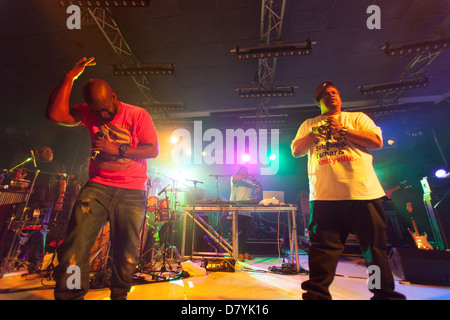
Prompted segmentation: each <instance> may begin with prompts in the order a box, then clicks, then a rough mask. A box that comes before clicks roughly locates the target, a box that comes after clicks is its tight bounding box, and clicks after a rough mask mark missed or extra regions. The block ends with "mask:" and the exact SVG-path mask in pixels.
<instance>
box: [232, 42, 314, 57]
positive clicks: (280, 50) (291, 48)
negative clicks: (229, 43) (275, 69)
mask: <svg viewBox="0 0 450 320" xmlns="http://www.w3.org/2000/svg"><path fill="white" fill-rule="evenodd" d="M311 44H312V42H311V40H310V39H307V40H306V41H305V42H297V43H287V44H277V45H260V46H256V47H248V48H239V47H236V48H235V49H231V50H230V52H231V53H235V54H236V56H237V58H238V59H239V60H241V59H265V58H279V57H291V56H302V55H309V54H311V51H312V49H311Z"/></svg>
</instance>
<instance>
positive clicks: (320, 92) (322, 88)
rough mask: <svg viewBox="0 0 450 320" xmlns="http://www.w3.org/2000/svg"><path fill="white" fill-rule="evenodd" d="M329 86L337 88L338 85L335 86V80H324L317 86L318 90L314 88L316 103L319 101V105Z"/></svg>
mask: <svg viewBox="0 0 450 320" xmlns="http://www.w3.org/2000/svg"><path fill="white" fill-rule="evenodd" d="M328 87H334V88H336V87H335V86H334V84H333V82H331V81H324V82H322V83H320V84H319V85H318V86H317V88H316V90H314V95H313V99H314V101H315V103H317V105H318V104H319V102H320V99H322V95H323V93H324V92H325V90H326V89H327V88H328Z"/></svg>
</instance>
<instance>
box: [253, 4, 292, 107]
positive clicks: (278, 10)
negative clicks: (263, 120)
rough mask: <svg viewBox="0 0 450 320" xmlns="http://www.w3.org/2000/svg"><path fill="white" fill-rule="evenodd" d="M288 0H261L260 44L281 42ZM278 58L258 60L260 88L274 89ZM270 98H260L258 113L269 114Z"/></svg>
mask: <svg viewBox="0 0 450 320" xmlns="http://www.w3.org/2000/svg"><path fill="white" fill-rule="evenodd" d="M285 5H286V0H281V1H276V0H261V23H260V38H259V45H261V46H264V45H271V44H274V43H275V44H279V43H280V41H281V29H282V26H283V17H284V9H285ZM276 65H277V58H276V57H275V58H262V59H259V60H258V79H257V80H258V88H259V89H261V90H273V88H274V81H275V71H276ZM269 103H270V98H266V97H262V98H259V99H258V106H257V115H258V116H267V115H268V114H269Z"/></svg>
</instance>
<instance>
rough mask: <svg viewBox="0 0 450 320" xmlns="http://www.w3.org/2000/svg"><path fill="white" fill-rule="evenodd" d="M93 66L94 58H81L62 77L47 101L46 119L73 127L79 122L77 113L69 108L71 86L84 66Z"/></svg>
mask: <svg viewBox="0 0 450 320" xmlns="http://www.w3.org/2000/svg"><path fill="white" fill-rule="evenodd" d="M94 65H95V62H94V58H89V59H88V58H83V59H81V60H80V61H78V62H77V63H76V64H75V65H74V66H73V67H72V69H71V70H70V71H69V72H68V73H67V74H66V75H65V76H64V79H63V80H62V81H61V83H60V84H59V85H58V86H57V87H56V88H55V90H53V92H52V94H51V95H50V98H49V100H48V103H47V111H46V116H47V119H49V120H50V121H53V122H56V123H58V124H61V125H66V126H75V125H77V124H78V123H79V122H80V121H81V119H80V115H79V113H78V112H77V111H76V110H75V109H71V108H70V106H69V99H70V94H71V92H72V84H73V82H74V81H75V80H76V79H77V78H78V77H79V76H80V75H81V74H82V73H83V71H84V68H85V67H86V66H94Z"/></svg>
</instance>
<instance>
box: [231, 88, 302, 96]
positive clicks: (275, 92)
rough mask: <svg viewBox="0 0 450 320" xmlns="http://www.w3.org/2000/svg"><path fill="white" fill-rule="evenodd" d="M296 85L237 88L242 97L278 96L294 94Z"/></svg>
mask: <svg viewBox="0 0 450 320" xmlns="http://www.w3.org/2000/svg"><path fill="white" fill-rule="evenodd" d="M294 90H295V88H294V86H278V87H274V88H272V89H269V90H266V89H263V88H237V89H236V91H238V93H239V97H241V98H278V97H292V96H294Z"/></svg>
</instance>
